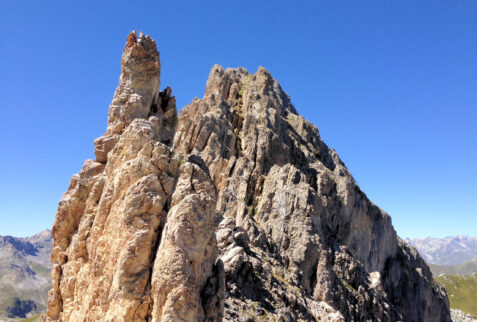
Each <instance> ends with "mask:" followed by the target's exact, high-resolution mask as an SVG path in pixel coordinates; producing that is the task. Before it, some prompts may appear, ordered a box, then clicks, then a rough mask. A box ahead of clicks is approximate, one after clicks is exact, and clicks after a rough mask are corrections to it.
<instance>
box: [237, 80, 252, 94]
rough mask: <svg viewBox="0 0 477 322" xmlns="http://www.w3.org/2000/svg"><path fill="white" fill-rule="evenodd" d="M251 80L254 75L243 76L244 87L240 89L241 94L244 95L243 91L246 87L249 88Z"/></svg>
mask: <svg viewBox="0 0 477 322" xmlns="http://www.w3.org/2000/svg"><path fill="white" fill-rule="evenodd" d="M251 80H252V75H247V76H245V77H244V78H242V87H241V88H240V91H239V95H240V96H243V93H244V92H245V89H246V88H247V86H248V84H249V83H250V81H251Z"/></svg>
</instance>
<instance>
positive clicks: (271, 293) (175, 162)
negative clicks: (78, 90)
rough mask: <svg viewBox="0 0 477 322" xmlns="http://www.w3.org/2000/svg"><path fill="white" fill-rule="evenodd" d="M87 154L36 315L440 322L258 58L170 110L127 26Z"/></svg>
mask: <svg viewBox="0 0 477 322" xmlns="http://www.w3.org/2000/svg"><path fill="white" fill-rule="evenodd" d="M121 63H122V73H121V78H120V85H119V87H118V89H117V90H116V93H115V95H114V98H113V101H112V103H111V106H110V109H109V117H108V127H107V130H106V133H105V134H104V135H103V136H102V137H100V138H99V139H97V140H95V154H96V160H95V161H94V160H87V161H86V162H85V164H84V167H83V169H82V170H81V172H80V173H79V174H77V175H74V176H73V178H72V179H71V184H70V187H69V189H68V191H67V192H66V193H65V195H64V196H63V199H62V200H61V201H60V204H59V207H58V212H57V216H56V221H55V224H54V227H53V237H54V249H53V253H52V263H53V269H52V277H53V288H52V290H51V291H50V293H49V300H48V301H49V302H48V311H47V314H46V315H45V316H43V319H44V320H62V321H77V320H102V321H113V320H114V321H144V320H153V321H218V320H236V321H251V320H255V319H256V320H260V319H265V320H267V319H268V320H280V319H281V321H296V320H300V319H301V320H306V321H313V319H316V320H318V319H322V320H330V321H345V320H384V321H396V320H404V321H450V311H449V304H448V300H447V295H446V293H445V291H444V290H443V289H441V288H439V286H437V285H436V284H435V283H434V282H433V281H432V275H431V272H430V271H429V268H428V267H427V265H426V264H425V263H424V261H423V260H422V258H421V257H420V256H419V255H418V254H417V252H416V250H415V249H413V248H410V247H409V246H407V244H406V243H404V242H403V241H402V240H400V239H399V238H398V237H397V236H396V233H395V231H394V229H393V227H392V225H391V219H390V217H389V215H387V214H386V213H385V212H383V211H382V210H381V209H380V208H378V207H377V206H375V205H374V204H373V203H372V202H370V201H369V200H368V199H367V197H366V195H365V194H364V193H363V192H362V191H361V190H360V189H359V187H358V186H357V184H356V182H355V181H354V180H353V177H352V176H351V174H350V173H349V171H348V170H347V169H346V167H345V165H344V164H343V162H342V161H341V160H340V159H339V157H338V155H337V153H336V152H335V151H334V150H331V149H330V148H328V146H326V144H325V143H324V142H323V141H322V140H321V138H320V135H319V132H318V129H317V128H316V127H315V126H314V125H312V124H311V123H309V122H307V121H306V120H305V119H304V118H303V117H301V116H299V115H298V114H297V112H296V110H295V108H294V107H293V105H292V104H291V102H290V99H289V97H288V96H287V95H286V94H285V92H283V90H282V89H281V87H280V85H279V84H278V82H277V81H276V80H275V79H273V77H272V76H271V75H270V73H269V72H268V71H267V70H265V69H264V68H261V67H260V68H259V69H258V71H257V72H256V73H255V74H253V75H251V74H249V73H248V72H247V71H246V70H245V69H243V68H237V69H226V70H224V69H223V68H222V67H220V66H217V65H216V66H214V67H213V68H212V70H211V72H210V75H209V79H208V82H207V86H206V91H205V95H204V98H203V99H202V100H200V99H197V98H196V99H194V101H193V102H192V103H191V104H189V105H187V106H186V107H184V108H183V109H182V111H181V113H180V115H179V116H178V117H177V114H176V106H175V100H174V98H173V97H172V96H171V90H170V89H169V88H167V89H166V90H164V91H163V92H159V85H160V83H159V75H160V63H159V54H158V52H157V50H156V45H155V43H154V41H153V40H152V39H150V38H149V37H146V36H144V35H142V34H141V35H140V36H139V37H137V36H136V33H135V32H133V33H131V34H130V35H129V36H128V39H127V43H126V47H125V49H124V53H123V57H122V62H121Z"/></svg>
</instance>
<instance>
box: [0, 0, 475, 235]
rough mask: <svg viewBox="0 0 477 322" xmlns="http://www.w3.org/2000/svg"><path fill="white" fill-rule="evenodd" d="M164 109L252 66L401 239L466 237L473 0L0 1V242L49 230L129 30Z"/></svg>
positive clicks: (471, 198) (89, 143) (101, 118)
mask: <svg viewBox="0 0 477 322" xmlns="http://www.w3.org/2000/svg"><path fill="white" fill-rule="evenodd" d="M133 29H136V30H138V31H139V30H143V31H144V32H145V33H147V34H149V35H151V36H152V37H153V38H154V39H156V42H157V44H158V47H159V50H160V53H161V61H162V86H163V87H164V86H167V85H169V86H171V87H172V89H173V93H174V94H175V95H176V98H177V102H178V106H179V107H182V106H184V105H185V104H187V103H189V102H190V101H191V100H192V99H193V98H194V97H195V96H197V97H202V95H203V91H204V88H205V82H206V80H207V77H208V73H209V70H210V68H211V66H212V65H213V64H215V63H218V64H221V65H223V66H230V67H237V66H243V67H245V68H247V69H248V70H249V71H251V72H254V71H256V69H257V67H258V66H259V65H262V66H264V67H266V68H267V69H268V70H270V71H271V73H272V74H273V75H274V77H275V78H277V79H278V81H279V82H280V83H281V84H282V87H283V88H284V89H285V91H286V92H287V93H288V94H289V95H290V96H291V99H292V102H293V104H294V105H295V107H296V108H297V110H298V111H299V112H300V113H301V114H302V115H304V116H305V117H306V118H307V119H309V120H310V121H312V122H313V123H315V124H316V125H317V126H318V128H319V129H320V133H321V135H322V137H323V139H324V140H325V142H326V143H327V144H328V145H329V146H331V147H332V148H335V149H336V150H337V151H338V153H339V154H340V156H341V158H342V159H343V160H344V162H345V163H346V165H347V166H348V167H349V169H350V170H351V172H352V173H353V175H354V177H355V178H356V179H357V181H358V182H359V185H360V186H361V188H362V189H363V190H364V191H365V192H366V193H367V195H368V196H369V197H370V198H371V200H373V201H374V202H375V203H376V204H377V205H379V206H380V207H381V208H383V209H384V210H386V211H387V212H389V213H390V215H391V216H392V219H393V223H394V226H395V228H396V230H397V232H398V233H399V234H400V235H401V236H402V237H425V236H428V235H432V236H436V237H443V236H447V235H456V234H467V235H474V236H475V235H477V127H476V125H477V2H476V1H475V0H469V1H416V0H412V1H411V0H409V1H404V0H403V1H383V0H379V1H327V2H324V1H323V2H318V1H241V0H237V1H216V2H212V1H134V2H132V1H131V2H130V3H126V2H125V1H114V2H113V1H109V3H108V4H107V3H106V1H13V0H12V1H8V0H3V1H1V2H0V30H1V35H0V111H1V114H0V115H1V121H0V146H1V158H0V235H5V234H10V235H16V236H25V235H30V234H34V233H36V232H38V231H40V230H42V229H45V228H49V227H51V225H52V223H53V220H54V216H55V212H56V207H57V204H58V201H59V200H60V198H61V195H62V194H63V193H64V192H65V191H66V189H67V187H68V183H69V179H70V177H71V175H72V174H73V173H77V172H78V171H79V170H80V169H81V167H82V164H83V162H84V160H85V159H87V158H93V157H94V154H93V140H94V139H95V138H96V137H98V136H100V135H101V134H102V133H103V132H104V131H105V129H106V119H107V111H108V105H109V103H110V101H111V99H112V96H113V93H114V90H115V88H116V86H117V84H118V79H119V73H120V57H121V53H122V49H123V46H124V43H125V39H126V36H127V34H128V32H129V31H130V30H133Z"/></svg>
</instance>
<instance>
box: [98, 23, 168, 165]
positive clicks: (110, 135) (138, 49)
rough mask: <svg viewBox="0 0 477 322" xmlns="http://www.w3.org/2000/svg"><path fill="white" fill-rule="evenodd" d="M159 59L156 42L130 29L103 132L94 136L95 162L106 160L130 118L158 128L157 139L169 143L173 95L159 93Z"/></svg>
mask: <svg viewBox="0 0 477 322" xmlns="http://www.w3.org/2000/svg"><path fill="white" fill-rule="evenodd" d="M160 75H161V62H160V60H159V52H158V51H157V48H156V42H155V41H154V40H153V39H151V38H150V37H149V36H144V34H143V33H142V32H141V33H140V35H139V37H137V35H136V31H132V32H131V33H130V34H129V35H128V37H127V40H126V46H125V47H124V51H123V55H122V58H121V76H120V78H119V86H118V88H117V89H116V92H115V93H114V97H113V101H112V102H111V105H110V106H109V112H108V127H107V130H106V133H105V134H104V135H103V136H101V137H100V138H98V139H96V140H95V142H94V144H95V151H94V152H95V155H96V160H97V161H98V162H103V163H104V162H106V161H107V159H108V157H107V155H108V152H109V151H111V150H112V148H113V147H114V145H115V144H116V143H117V141H118V140H119V136H120V134H121V133H122V132H123V131H124V130H125V129H126V127H127V126H128V125H129V123H131V121H132V120H134V119H136V118H142V119H148V118H150V117H151V116H153V117H155V118H154V119H153V120H152V121H153V122H155V123H157V125H158V126H159V128H160V131H159V133H158V134H157V135H158V136H160V141H161V142H165V143H169V142H171V141H172V138H173V135H174V128H175V123H176V119H177V111H176V105H175V98H174V97H172V96H171V89H170V88H167V89H166V90H164V91H163V92H159V87H160V84H161V81H160Z"/></svg>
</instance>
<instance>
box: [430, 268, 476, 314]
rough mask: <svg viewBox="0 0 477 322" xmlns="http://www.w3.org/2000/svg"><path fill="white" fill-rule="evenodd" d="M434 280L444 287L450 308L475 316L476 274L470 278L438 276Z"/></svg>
mask: <svg viewBox="0 0 477 322" xmlns="http://www.w3.org/2000/svg"><path fill="white" fill-rule="evenodd" d="M435 280H436V281H437V283H439V285H441V286H444V287H445V289H446V291H447V295H448V296H449V301H450V306H451V308H453V309H459V310H462V311H464V312H466V313H470V314H472V315H475V316H477V297H476V294H477V273H476V274H474V275H472V276H460V275H440V276H437V277H435Z"/></svg>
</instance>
